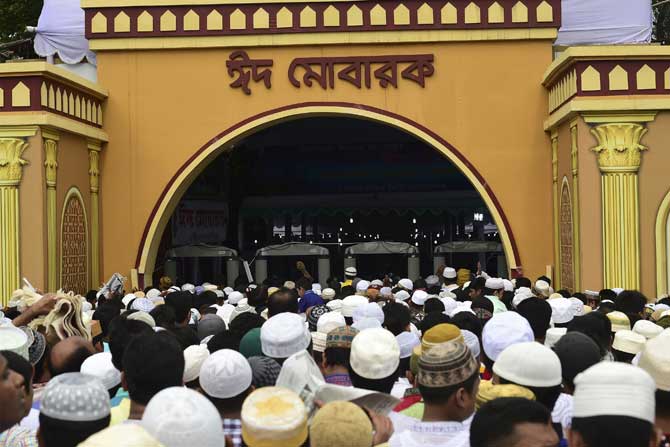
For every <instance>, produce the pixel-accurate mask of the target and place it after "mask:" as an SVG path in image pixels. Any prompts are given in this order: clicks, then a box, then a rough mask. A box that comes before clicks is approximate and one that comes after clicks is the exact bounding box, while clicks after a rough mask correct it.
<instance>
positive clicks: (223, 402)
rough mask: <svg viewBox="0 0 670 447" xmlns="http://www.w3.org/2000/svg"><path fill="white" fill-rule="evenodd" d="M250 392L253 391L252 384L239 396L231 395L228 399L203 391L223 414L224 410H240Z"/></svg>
mask: <svg viewBox="0 0 670 447" xmlns="http://www.w3.org/2000/svg"><path fill="white" fill-rule="evenodd" d="M249 393H251V386H250V387H249V388H247V389H246V390H244V391H242V392H241V393H240V394H238V395H237V396H233V397H229V398H227V399H219V398H217V397H212V396H210V395H209V394H207V393H205V392H203V394H204V395H205V397H206V398H207V399H209V401H210V402H211V403H213V404H214V406H215V407H216V409H217V410H219V413H221V414H223V412H224V411H231V412H232V411H240V410H241V409H242V404H243V403H244V400H245V399H246V398H247V396H248V395H249Z"/></svg>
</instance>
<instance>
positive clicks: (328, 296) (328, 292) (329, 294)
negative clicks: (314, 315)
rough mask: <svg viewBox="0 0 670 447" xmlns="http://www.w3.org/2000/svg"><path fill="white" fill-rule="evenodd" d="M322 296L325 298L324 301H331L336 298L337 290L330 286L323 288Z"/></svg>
mask: <svg viewBox="0 0 670 447" xmlns="http://www.w3.org/2000/svg"><path fill="white" fill-rule="evenodd" d="M321 298H323V300H324V301H329V300H332V299H334V298H335V290H333V289H331V288H330V287H327V288H325V289H323V291H322V292H321Z"/></svg>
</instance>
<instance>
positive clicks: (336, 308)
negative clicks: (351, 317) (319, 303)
mask: <svg viewBox="0 0 670 447" xmlns="http://www.w3.org/2000/svg"><path fill="white" fill-rule="evenodd" d="M326 307H328V309H330V311H331V312H338V313H339V314H342V300H337V299H335V300H330V301H328V302H327V303H326Z"/></svg>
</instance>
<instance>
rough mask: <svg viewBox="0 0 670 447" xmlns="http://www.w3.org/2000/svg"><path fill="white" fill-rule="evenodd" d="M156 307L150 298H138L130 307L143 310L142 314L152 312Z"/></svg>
mask: <svg viewBox="0 0 670 447" xmlns="http://www.w3.org/2000/svg"><path fill="white" fill-rule="evenodd" d="M154 307H156V305H155V304H154V303H153V301H151V300H150V299H149V298H137V299H135V301H133V304H132V305H131V306H130V308H131V309H134V310H141V311H142V312H147V313H149V312H151V311H152V310H154Z"/></svg>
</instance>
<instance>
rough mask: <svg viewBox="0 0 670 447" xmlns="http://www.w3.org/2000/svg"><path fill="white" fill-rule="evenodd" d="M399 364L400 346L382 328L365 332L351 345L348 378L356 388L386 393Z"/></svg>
mask: <svg viewBox="0 0 670 447" xmlns="http://www.w3.org/2000/svg"><path fill="white" fill-rule="evenodd" d="M399 365H400V346H399V345H398V341H397V340H396V338H395V336H394V335H393V334H392V333H391V332H389V331H387V330H386V329H382V328H376V329H366V330H364V331H361V332H360V333H358V334H357V335H356V336H355V337H354V339H353V341H352V342H351V356H350V358H349V375H350V377H351V382H352V384H353V385H354V386H355V387H357V388H364V389H368V390H374V391H379V392H381V393H390V392H391V389H392V388H393V384H394V383H395V380H396V378H397V375H398V374H397V373H398V366H399Z"/></svg>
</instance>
